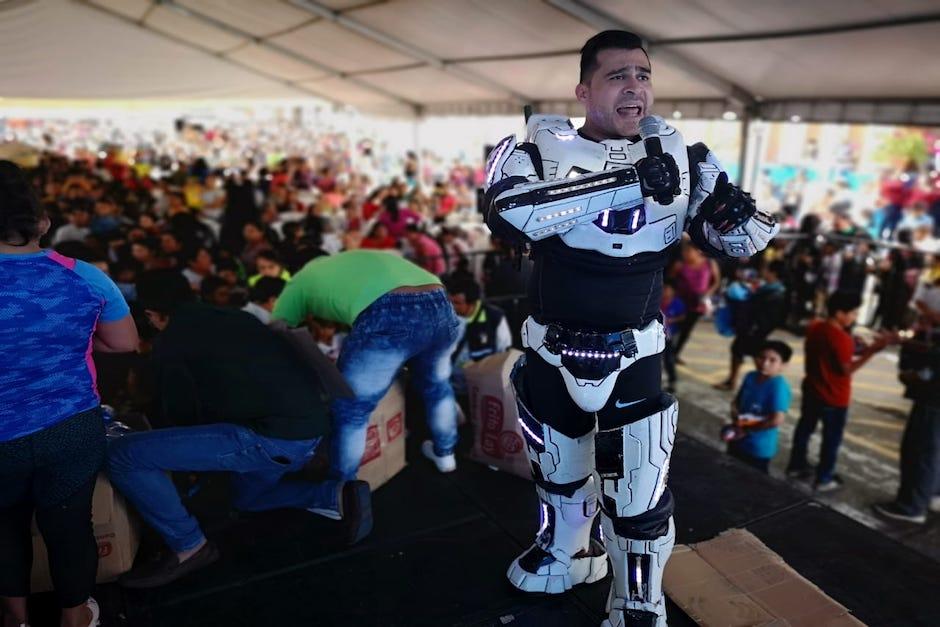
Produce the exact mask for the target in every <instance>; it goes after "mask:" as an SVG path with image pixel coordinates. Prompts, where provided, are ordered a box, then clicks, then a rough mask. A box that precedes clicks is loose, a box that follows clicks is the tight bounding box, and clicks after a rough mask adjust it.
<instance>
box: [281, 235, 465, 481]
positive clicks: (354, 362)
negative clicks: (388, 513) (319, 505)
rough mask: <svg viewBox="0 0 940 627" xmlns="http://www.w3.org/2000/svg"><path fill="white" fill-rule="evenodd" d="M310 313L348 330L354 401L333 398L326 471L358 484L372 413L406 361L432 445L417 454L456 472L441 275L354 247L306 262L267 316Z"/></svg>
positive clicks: (452, 316)
mask: <svg viewBox="0 0 940 627" xmlns="http://www.w3.org/2000/svg"><path fill="white" fill-rule="evenodd" d="M308 316H313V317H315V318H321V319H324V320H331V321H334V322H338V323H342V324H345V325H347V326H349V327H351V331H350V333H349V336H348V337H347V338H346V341H345V343H344V344H343V349H342V352H341V353H340V357H339V361H338V363H337V365H338V366H339V369H340V372H342V374H343V376H344V378H345V379H346V381H347V382H348V383H349V386H350V387H351V388H352V390H353V392H354V393H355V397H354V398H335V399H333V401H332V405H331V409H332V424H333V436H332V437H333V440H332V444H331V451H330V474H331V476H333V477H334V478H336V479H342V480H350V479H355V477H356V472H357V471H358V469H359V462H360V460H361V459H362V455H363V453H364V452H365V444H366V429H367V426H368V422H369V415H370V414H371V413H372V411H373V410H374V409H375V407H376V405H378V403H379V401H380V400H381V399H382V397H383V396H385V393H386V392H387V391H388V389H389V387H391V385H392V383H393V382H394V380H395V377H396V376H397V375H398V372H399V370H401V367H402V366H403V365H404V364H405V363H406V362H409V363H410V364H411V367H412V372H413V375H414V380H415V382H416V384H417V386H418V388H419V389H420V391H421V393H422V395H423V397H424V403H425V409H426V412H427V420H428V425H429V427H430V430H431V437H432V440H431V441H427V442H424V443H423V444H422V447H421V450H422V452H423V453H424V455H425V456H427V457H428V458H429V459H431V460H432V461H433V462H434V463H435V465H436V466H437V468H438V470H440V471H441V472H450V471H452V470H454V468H456V467H457V463H456V460H455V458H454V448H455V447H456V445H457V406H456V402H455V400H454V391H453V389H452V388H451V386H450V374H451V361H450V353H451V351H452V349H453V347H454V345H455V344H456V342H457V337H458V333H459V327H460V322H459V320H458V318H457V314H456V313H455V312H454V308H453V306H452V305H451V303H450V301H449V300H448V298H447V293H446V292H445V291H444V288H443V285H441V281H440V279H439V278H438V277H436V276H434V275H433V274H431V273H429V272H427V271H426V270H424V269H422V268H420V267H418V266H416V265H415V264H413V263H411V262H410V261H407V260H405V259H403V258H401V257H399V256H397V255H395V254H393V253H387V252H382V251H375V250H351V251H346V252H342V253H339V254H336V255H331V256H328V257H320V258H318V259H315V260H313V261H311V262H310V263H308V264H307V265H306V266H304V267H303V269H302V270H301V271H300V272H298V273H297V274H296V275H294V277H293V278H292V279H291V281H290V282H289V283H288V284H287V287H286V288H284V291H283V292H282V293H281V295H280V297H279V298H278V299H277V302H276V303H275V304H274V311H273V312H272V318H273V319H274V320H283V321H284V322H286V323H287V324H288V325H290V326H298V325H301V324H303V323H304V322H305V321H306V320H307V318H308Z"/></svg>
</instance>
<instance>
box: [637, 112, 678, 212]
mask: <svg viewBox="0 0 940 627" xmlns="http://www.w3.org/2000/svg"><path fill="white" fill-rule="evenodd" d="M638 127H639V130H640V138H641V139H642V140H643V146H644V147H645V148H646V156H647V157H662V156H663V145H662V142H660V141H659V118H657V117H656V116H655V115H648V116H646V117H644V118H641V119H640V122H639V124H638ZM672 198H673V196H672V194H671V193H670V192H663V193H662V194H658V195H655V196H653V200H655V201H656V202H658V203H659V204H661V205H669V204H672Z"/></svg>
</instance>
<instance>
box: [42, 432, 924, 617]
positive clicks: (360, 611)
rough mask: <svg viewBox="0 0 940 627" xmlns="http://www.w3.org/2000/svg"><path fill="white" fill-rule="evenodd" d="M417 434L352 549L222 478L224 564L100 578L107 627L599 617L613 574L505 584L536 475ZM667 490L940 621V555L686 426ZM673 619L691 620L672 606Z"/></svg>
mask: <svg viewBox="0 0 940 627" xmlns="http://www.w3.org/2000/svg"><path fill="white" fill-rule="evenodd" d="M416 439H417V438H410V444H411V446H410V450H409V459H410V460H411V464H410V465H409V466H408V467H407V468H406V469H405V470H404V471H402V472H401V474H399V475H398V476H396V477H395V478H394V479H392V480H391V481H390V482H389V483H388V484H387V485H385V486H384V487H382V488H381V489H380V490H378V491H377V492H376V494H375V495H374V503H373V506H374V512H375V530H374V532H373V534H372V535H371V536H370V537H369V538H367V540H366V541H364V542H363V543H361V544H359V545H357V546H354V547H352V548H344V547H342V544H341V540H340V538H339V536H338V528H337V523H333V522H331V521H327V520H325V519H323V518H319V517H316V516H313V515H310V514H307V513H304V512H292V511H278V512H270V513H265V514H260V515H253V516H250V517H246V516H236V515H233V514H230V513H229V512H228V509H227V508H226V507H225V506H223V505H222V504H221V503H224V502H225V499H224V498H221V497H224V481H223V480H222V479H221V477H212V478H211V479H210V481H209V482H208V483H207V485H206V487H205V488H204V489H203V490H202V491H201V492H200V494H199V495H198V496H197V497H196V498H195V499H194V503H193V504H192V507H193V509H194V511H196V512H197V513H198V515H199V516H200V518H201V520H203V521H204V523H205V528H206V529H207V534H208V535H209V536H210V537H211V538H213V539H214V540H215V541H217V542H218V543H219V545H220V547H221V549H222V552H223V557H222V559H221V560H220V561H219V562H218V563H217V564H215V565H213V566H212V567H210V568H208V569H206V570H205V571H202V572H199V573H195V574H193V575H192V576H191V577H190V578H189V579H187V580H184V581H180V582H177V583H175V584H171V585H169V586H167V587H165V588H163V589H159V590H154V591H149V592H135V591H122V590H121V589H119V588H118V587H117V586H116V585H114V584H110V585H104V586H100V587H99V590H98V592H97V598H98V599H99V601H100V602H101V603H102V605H103V609H104V610H105V615H104V622H103V625H105V627H110V626H122V625H129V626H132V627H157V626H161V627H162V626H174V627H183V626H190V625H192V626H196V625H199V626H201V627H206V626H215V625H224V626H227V627H236V626H246V627H247V626H251V627H260V626H267V625H271V626H274V625H277V626H293V625H305V626H306V625H318V626H326V625H344V626H349V625H356V626H359V625H362V626H371V625H382V626H393V625H401V626H409V627H415V626H421V625H428V626H431V625H434V626H441V625H460V626H464V627H471V626H474V627H476V626H479V627H483V626H487V627H488V626H499V627H502V626H504V625H513V626H516V625H518V626H520V627H521V626H527V625H533V626H534V625H538V626H540V627H553V626H562V625H564V626H580V625H584V626H594V627H596V626H597V625H599V623H600V621H601V619H602V614H601V612H602V610H603V607H604V601H605V598H606V594H607V588H608V585H609V580H605V581H603V582H598V583H596V584H593V585H590V586H583V587H580V588H578V589H575V590H574V591H572V592H569V593H567V594H564V595H560V596H548V595H526V594H523V593H520V592H518V591H516V590H515V589H514V588H512V587H511V586H510V585H509V583H508V582H507V581H506V578H505V576H504V572H505V570H506V567H507V565H508V564H509V562H510V561H511V560H512V559H513V557H514V556H515V555H516V554H517V553H518V552H519V551H520V550H522V549H523V548H524V547H527V546H528V545H529V543H530V542H531V538H532V536H533V535H534V532H535V528H536V525H537V503H536V499H535V494H534V492H533V490H532V489H531V484H530V483H529V482H527V481H524V480H522V479H519V478H516V477H514V476H511V475H507V474H504V473H498V472H494V471H492V470H490V469H488V468H486V467H484V466H481V465H478V464H476V463H473V462H471V461H468V460H462V461H461V464H460V467H459V468H458V470H457V471H456V472H455V473H452V474H450V475H441V474H438V473H437V472H436V471H434V470H432V468H431V467H430V464H429V463H427V462H426V461H425V460H423V459H420V458H419V456H418V455H416V453H417V451H416V450H415V446H414V444H415V440H416ZM670 486H671V487H672V490H673V492H674V493H675V496H676V500H677V506H676V528H677V535H678V538H677V541H678V542H680V543H688V542H698V541H702V540H706V539H708V538H711V537H713V536H715V535H716V534H718V533H719V532H721V531H724V530H725V529H728V528H731V527H745V528H747V529H748V530H750V531H751V532H752V533H754V534H755V535H756V536H757V537H759V538H760V539H761V540H762V541H763V542H764V543H765V544H767V545H768V546H769V547H770V548H772V549H773V550H775V551H776V552H777V553H778V554H780V555H781V556H782V557H783V558H784V559H785V560H786V561H787V562H788V563H789V564H790V565H791V566H793V567H794V568H795V569H796V570H797V571H799V572H800V573H801V574H802V575H804V576H805V577H807V578H808V579H809V580H811V581H812V582H814V583H815V584H816V585H818V586H819V587H820V588H822V589H823V590H824V591H825V592H826V593H828V594H829V595H830V596H831V597H833V598H834V599H836V600H837V601H839V602H840V603H842V604H843V605H845V606H846V607H848V608H849V609H851V610H852V611H853V612H854V613H855V616H856V617H857V618H859V619H860V620H862V621H863V622H865V623H867V624H869V625H931V626H936V625H940V594H938V591H940V564H937V563H936V562H933V561H931V560H929V559H928V558H926V557H923V556H921V555H919V554H917V553H915V552H913V551H912V550H910V549H908V548H906V547H904V546H902V545H901V544H898V543H897V542H895V541H893V540H890V539H888V538H886V537H884V536H882V535H880V534H878V533H877V532H875V531H872V530H870V529H868V528H866V527H864V526H862V525H860V524H858V523H856V522H854V521H852V520H850V519H849V518H846V517H845V516H842V515H841V514H839V513H837V512H835V511H833V510H831V509H829V508H827V507H824V506H822V505H819V504H817V503H815V502H813V501H808V500H807V499H806V498H805V497H804V496H803V495H801V494H800V493H798V492H797V491H796V490H794V489H793V488H791V487H790V486H788V485H787V484H785V483H782V482H780V481H777V480H774V479H771V478H769V477H766V476H763V475H761V474H759V473H757V472H755V471H752V470H751V469H750V468H747V467H745V466H743V465H741V464H739V463H738V462H736V461H735V460H732V459H730V458H728V457H726V456H724V455H722V454H721V453H719V452H716V451H714V450H713V449H710V448H708V447H705V446H704V445H702V444H700V443H698V442H696V441H695V440H692V439H690V438H688V437H684V436H682V435H681V434H680V436H679V438H678V440H677V446H676V449H675V452H674V455H673V463H672V473H671V477H670ZM148 544H149V545H150V546H148ZM153 544H154V542H153V541H152V539H151V541H150V542H145V545H144V547H143V548H142V551H143V553H144V555H143V556H144V557H146V553H148V552H152V549H153ZM32 606H33V608H34V621H33V626H34V627H43V625H52V624H57V623H54V622H52V621H51V618H52V617H51V616H49V614H50V612H49V611H48V606H49V597H48V596H47V595H39V596H37V597H36V598H34V599H33V603H32ZM43 615H46V616H43ZM669 624H670V626H672V627H679V626H682V625H692V624H694V623H692V621H691V620H690V619H689V618H688V617H687V616H685V615H684V614H683V613H682V612H681V610H679V609H678V608H677V607H675V606H673V605H670V608H669Z"/></svg>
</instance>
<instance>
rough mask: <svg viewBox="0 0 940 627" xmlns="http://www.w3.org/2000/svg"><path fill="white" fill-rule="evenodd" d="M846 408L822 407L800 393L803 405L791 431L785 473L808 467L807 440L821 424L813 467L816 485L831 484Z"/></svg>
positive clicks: (847, 410) (843, 429) (810, 397)
mask: <svg viewBox="0 0 940 627" xmlns="http://www.w3.org/2000/svg"><path fill="white" fill-rule="evenodd" d="M848 413H849V409H848V407H833V406H831V405H826V404H825V403H824V402H823V401H822V399H820V398H818V397H816V395H815V394H813V393H812V392H807V391H806V390H805V389H804V390H803V403H802V405H801V407H800V420H799V422H798V423H797V424H796V430H794V432H793V448H792V449H791V450H790V463H789V465H788V466H787V470H804V469H807V468H809V462H807V461H806V449H807V447H808V446H809V438H810V436H811V435H813V431H815V430H816V423H817V422H819V421H820V420H821V421H822V424H823V432H822V445H821V446H820V447H819V464H818V465H817V466H816V483H826V482H828V481H831V480H832V478H833V476H834V475H835V469H836V457H837V456H838V454H839V446H840V445H841V444H842V432H843V431H845V421H846V418H847V417H848Z"/></svg>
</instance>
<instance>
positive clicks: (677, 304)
mask: <svg viewBox="0 0 940 627" xmlns="http://www.w3.org/2000/svg"><path fill="white" fill-rule="evenodd" d="M659 307H660V310H661V311H662V312H663V327H665V330H666V348H664V349H663V367H664V368H665V370H666V377H667V379H668V383H667V385H666V391H667V392H670V393H672V392H675V391H676V347H675V341H676V334H677V333H678V332H679V324H680V323H681V322H682V321H683V320H684V319H685V303H683V302H682V299H681V298H679V297H678V296H676V284H675V281H672V280H666V281H664V282H663V295H662V300H661V301H660V305H659Z"/></svg>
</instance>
